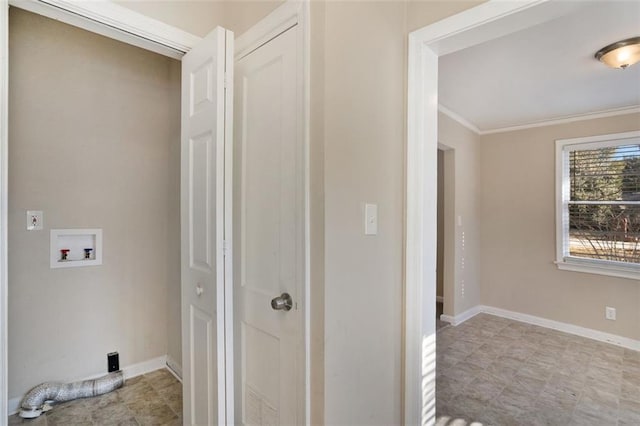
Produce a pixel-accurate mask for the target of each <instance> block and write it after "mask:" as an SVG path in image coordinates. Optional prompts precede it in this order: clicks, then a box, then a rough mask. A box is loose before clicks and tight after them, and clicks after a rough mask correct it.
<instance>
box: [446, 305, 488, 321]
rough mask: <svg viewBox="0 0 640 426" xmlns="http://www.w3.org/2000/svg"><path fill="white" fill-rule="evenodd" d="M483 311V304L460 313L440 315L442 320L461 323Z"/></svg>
mask: <svg viewBox="0 0 640 426" xmlns="http://www.w3.org/2000/svg"><path fill="white" fill-rule="evenodd" d="M480 312H482V306H480V305H478V306H474V307H473V308H470V309H467V310H466V311H464V312H462V313H460V314H458V315H440V320H442V321H444V322H448V323H449V324H451V325H460V324H462V323H463V322H465V321H467V320H469V319H471V318H473V317H475V316H476V315H478V314H479V313H480Z"/></svg>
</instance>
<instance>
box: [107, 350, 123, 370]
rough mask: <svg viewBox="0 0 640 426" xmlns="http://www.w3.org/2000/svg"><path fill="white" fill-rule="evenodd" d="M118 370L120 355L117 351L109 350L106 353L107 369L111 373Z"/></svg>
mask: <svg viewBox="0 0 640 426" xmlns="http://www.w3.org/2000/svg"><path fill="white" fill-rule="evenodd" d="M118 370H120V357H119V356H118V352H111V353H108V354H107V371H108V372H109V373H111V372H112V371H118Z"/></svg>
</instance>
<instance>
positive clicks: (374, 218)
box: [364, 204, 378, 235]
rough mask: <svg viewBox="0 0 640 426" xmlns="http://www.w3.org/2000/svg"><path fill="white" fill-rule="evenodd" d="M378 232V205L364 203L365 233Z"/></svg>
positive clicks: (372, 233)
mask: <svg viewBox="0 0 640 426" xmlns="http://www.w3.org/2000/svg"><path fill="white" fill-rule="evenodd" d="M377 234H378V205H377V204H365V205H364V235H377Z"/></svg>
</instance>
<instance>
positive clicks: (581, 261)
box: [555, 131, 640, 280]
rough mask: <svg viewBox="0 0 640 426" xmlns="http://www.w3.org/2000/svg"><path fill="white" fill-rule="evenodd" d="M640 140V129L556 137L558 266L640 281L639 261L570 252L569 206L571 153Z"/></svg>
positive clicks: (635, 142) (639, 141)
mask: <svg viewBox="0 0 640 426" xmlns="http://www.w3.org/2000/svg"><path fill="white" fill-rule="evenodd" d="M637 143H640V131H634V132H625V133H613V134H608V135H599V136H591V137H582V138H572V139H558V140H556V262H555V263H556V265H557V266H558V269H562V270H567V271H575V272H586V273H591V274H600V275H609V276H613V277H621V278H630V279H635V280H640V264H628V263H624V262H616V261H611V260H600V259H586V258H581V257H576V256H570V255H569V209H568V200H569V194H570V189H571V180H570V177H569V153H570V152H571V151H576V150H586V149H598V148H607V147H611V146H618V145H631V144H637Z"/></svg>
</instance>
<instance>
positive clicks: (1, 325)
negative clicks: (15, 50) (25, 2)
mask: <svg viewBox="0 0 640 426" xmlns="http://www.w3.org/2000/svg"><path fill="white" fill-rule="evenodd" d="M8 91H9V4H8V3H7V0H0V419H2V420H1V421H4V419H6V418H7V415H8V413H7V396H6V395H8V387H7V374H8V373H7V372H8V370H7V364H8V362H7V360H8V351H7V345H8V341H7V330H8V326H7V324H8V315H7V308H8V302H7V241H8V237H7V231H8V225H7V218H8V215H9V213H8V209H7V202H8V194H9V191H8V185H7V181H8V164H9V154H8V150H7V148H8V146H9V126H8V123H9V121H8V113H9V93H8Z"/></svg>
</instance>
